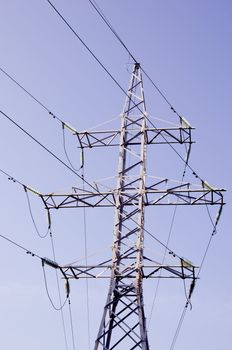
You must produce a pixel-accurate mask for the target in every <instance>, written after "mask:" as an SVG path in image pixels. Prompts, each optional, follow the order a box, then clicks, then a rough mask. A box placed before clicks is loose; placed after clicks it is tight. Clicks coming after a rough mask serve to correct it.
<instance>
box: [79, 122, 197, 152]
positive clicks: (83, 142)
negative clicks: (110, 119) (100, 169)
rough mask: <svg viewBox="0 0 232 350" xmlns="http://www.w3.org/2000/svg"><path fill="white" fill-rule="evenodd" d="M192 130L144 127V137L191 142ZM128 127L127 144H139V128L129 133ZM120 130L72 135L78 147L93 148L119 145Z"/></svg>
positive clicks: (152, 141)
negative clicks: (76, 140)
mask: <svg viewBox="0 0 232 350" xmlns="http://www.w3.org/2000/svg"><path fill="white" fill-rule="evenodd" d="M192 130H193V128H192V127H191V126H188V127H186V126H180V127H171V128H146V129H145V137H146V140H147V144H148V145H151V144H167V143H169V144H186V143H187V144H192V143H193V141H192ZM131 131H132V130H130V129H129V128H128V129H127V130H126V131H125V133H126V134H128V136H127V145H128V146H133V145H139V144H140V139H139V136H140V134H141V130H140V129H139V128H138V132H137V133H136V132H135V130H134V129H133V133H132V134H131ZM120 133H121V130H103V131H83V132H76V133H75V134H74V135H75V136H76V137H77V139H78V143H79V147H80V148H82V149H83V148H93V147H105V146H119V145H120Z"/></svg>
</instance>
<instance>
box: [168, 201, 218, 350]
mask: <svg viewBox="0 0 232 350" xmlns="http://www.w3.org/2000/svg"><path fill="white" fill-rule="evenodd" d="M206 208H207V211H208V215H209V219H210V222H211V224H212V226H213V231H212V233H211V235H210V238H209V241H208V243H207V245H206V249H205V251H204V254H203V257H202V260H201V263H200V265H199V268H198V272H197V275H196V277H195V279H193V281H192V284H191V286H190V291H189V296H187V297H186V299H187V301H186V304H185V306H184V309H183V312H182V314H181V317H180V319H179V322H178V325H177V328H176V331H175V334H174V337H173V340H172V343H171V346H170V350H173V349H174V347H175V345H176V341H177V338H178V336H179V333H180V330H181V327H182V324H183V322H184V319H185V316H186V311H187V309H188V306H189V305H190V307H191V308H192V304H191V297H192V293H193V290H194V288H195V283H196V281H197V280H198V279H199V276H200V273H201V271H202V268H203V265H204V262H205V259H206V256H207V254H208V251H209V248H210V245H211V242H212V239H213V237H214V235H215V233H216V229H217V225H218V222H219V219H220V216H221V213H222V209H223V204H221V206H220V208H219V210H218V213H217V216H216V219H215V222H213V219H212V217H211V214H210V212H209V209H208V206H206Z"/></svg>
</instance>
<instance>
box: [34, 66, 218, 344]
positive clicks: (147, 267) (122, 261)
mask: <svg viewBox="0 0 232 350" xmlns="http://www.w3.org/2000/svg"><path fill="white" fill-rule="evenodd" d="M191 131H192V128H191V126H190V125H189V124H188V123H187V122H186V121H185V120H184V119H182V118H180V126H179V127H170V128H156V127H154V126H153V127H150V123H149V122H148V118H147V111H146V103H145V98H144V90H143V81H142V75H141V70H140V65H139V64H138V63H136V64H135V65H134V69H133V72H132V75H131V80H130V85H129V89H128V92H127V97H126V102H125V105H124V109H123V113H122V115H121V128H120V129H119V130H106V131H90V132H89V131H86V132H75V135H76V137H77V139H78V142H79V145H80V148H81V149H82V150H84V149H85V148H95V147H107V146H119V161H118V173H117V185H116V188H115V189H114V190H108V191H100V190H99V188H98V187H97V186H95V185H91V186H90V187H89V188H88V189H85V190H83V189H81V188H77V187H75V188H73V191H72V193H70V194H65V195H60V194H41V195H40V196H41V198H42V200H43V202H44V205H45V208H46V209H47V210H48V211H50V210H52V209H60V208H81V207H92V208H94V207H114V211H115V219H114V236H113V253H112V259H111V260H108V261H103V262H102V263H100V264H96V265H91V266H83V265H79V266H78V265H75V266H59V265H58V264H55V263H54V264H53V263H52V262H50V261H46V260H45V263H47V264H48V265H51V266H53V267H55V268H58V269H60V271H61V273H62V275H63V277H64V278H65V279H66V280H69V279H79V278H96V277H98V278H103V277H104V278H105V277H108V278H109V279H110V285H109V292H108V296H107V300H106V303H105V307H104V311H103V315H102V320H101V323H100V326H99V331H98V334H97V338H96V340H95V345H94V350H100V349H102V350H112V349H121V350H122V349H123V350H125V349H130V350H132V349H143V350H148V349H149V342H148V336H147V326H146V317H145V312H144V301H143V280H144V279H145V278H146V279H147V278H157V277H159V276H158V275H159V273H160V271H162V277H170V275H171V276H172V277H175V278H181V279H184V280H185V279H189V280H190V282H191V281H193V282H192V283H194V281H195V279H196V273H195V269H196V268H195V267H194V266H193V265H192V264H191V263H189V262H187V261H185V260H183V259H181V258H180V259H179V260H178V264H176V265H175V266H170V265H163V264H157V263H156V262H155V261H154V260H153V259H151V258H150V257H148V256H145V255H144V233H146V230H145V229H144V212H145V207H146V206H152V205H223V196H222V192H221V191H222V190H219V189H215V188H212V187H210V186H209V185H208V184H206V183H204V182H202V183H201V186H200V187H199V188H196V187H194V188H192V187H191V185H190V183H188V182H186V183H185V182H183V183H180V184H179V185H178V184H175V185H173V184H171V183H169V181H168V179H159V180H154V179H153V180H152V182H150V183H146V158H147V147H148V146H150V145H154V144H169V145H170V144H185V145H186V147H187V149H190V147H191V144H192V138H191ZM192 286H193V284H192ZM190 290H191V288H190ZM190 293H191V292H190Z"/></svg>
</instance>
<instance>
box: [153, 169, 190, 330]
mask: <svg viewBox="0 0 232 350" xmlns="http://www.w3.org/2000/svg"><path fill="white" fill-rule="evenodd" d="M185 173H186V164H185V166H184V170H183V174H182V178H181V183H182V182H183V181H184V177H185ZM176 211H177V204H176V205H175V207H174V211H173V215H172V219H171V224H170V228H169V232H168V237H167V240H166V246H169V242H170V239H171V234H172V231H173V226H174V221H175V217H176ZM166 253H167V248H165V250H164V254H163V258H162V261H161V265H163V264H164V261H165V258H166ZM179 259H180V257H179ZM161 272H162V271H161V270H160V272H159V276H161ZM160 281H161V279H160V278H158V281H157V285H156V288H155V293H154V297H153V300H152V306H151V312H150V315H149V319H148V329H149V326H150V323H151V318H152V314H153V311H154V306H155V302H156V299H157V294H158V289H159V286H160Z"/></svg>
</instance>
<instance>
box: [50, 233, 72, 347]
mask: <svg viewBox="0 0 232 350" xmlns="http://www.w3.org/2000/svg"><path fill="white" fill-rule="evenodd" d="M50 240H51V247H52V255H53V260H54V261H56V253H55V245H54V240H53V235H52V231H51V230H50ZM55 273H56V284H57V289H58V297H59V303H60V312H61V322H62V328H63V334H64V342H65V348H66V350H68V342H67V332H66V327H65V320H64V312H63V308H62V307H61V306H62V301H61V292H60V283H59V279H58V272H57V269H55Z"/></svg>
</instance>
